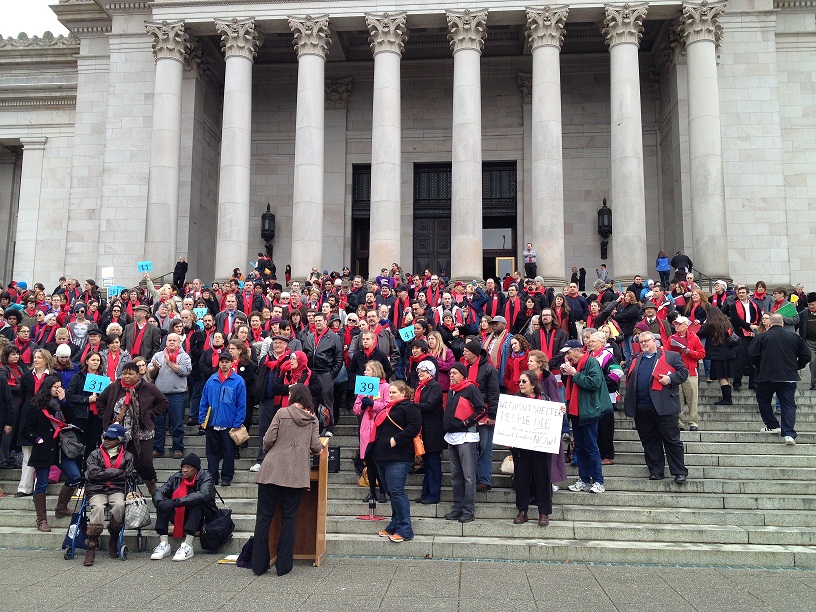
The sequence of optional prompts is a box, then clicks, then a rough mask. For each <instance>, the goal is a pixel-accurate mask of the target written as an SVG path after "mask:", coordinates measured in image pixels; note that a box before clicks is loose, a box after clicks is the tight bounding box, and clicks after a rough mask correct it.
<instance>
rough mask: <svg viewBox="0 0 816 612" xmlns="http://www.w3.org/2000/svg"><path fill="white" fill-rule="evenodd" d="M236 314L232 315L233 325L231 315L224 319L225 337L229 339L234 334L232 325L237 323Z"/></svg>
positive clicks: (228, 314)
mask: <svg viewBox="0 0 816 612" xmlns="http://www.w3.org/2000/svg"><path fill="white" fill-rule="evenodd" d="M235 318H236V314H235V313H233V314H232V319H233V321H232V323H230V313H227V316H225V317H224V335H225V336H227V337H229V335H230V334H231V333H232V325H233V324H234V323H235Z"/></svg>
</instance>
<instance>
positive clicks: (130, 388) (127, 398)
mask: <svg viewBox="0 0 816 612" xmlns="http://www.w3.org/2000/svg"><path fill="white" fill-rule="evenodd" d="M138 384H139V383H136V385H138ZM136 385H133V386H130V385H126V384H125V381H124V380H123V381H122V389H123V390H124V391H125V406H130V400H131V393H133V391H134V390H135V389H136Z"/></svg>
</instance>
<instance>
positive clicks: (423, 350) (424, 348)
mask: <svg viewBox="0 0 816 612" xmlns="http://www.w3.org/2000/svg"><path fill="white" fill-rule="evenodd" d="M410 346H411V356H410V357H409V358H408V371H407V375H408V380H407V381H406V382H407V383H408V386H409V387H411V388H412V389H414V388H416V386H417V385H418V384H419V375H418V372H417V366H419V364H420V363H421V362H423V361H426V360H427V361H430V362H432V363H433V366H434V372H435V371H436V368H437V363H436V359H435V358H434V357H432V356H431V355H429V354H428V343H427V342H426V341H425V340H417V339H414V340H412V341H411V345H410Z"/></svg>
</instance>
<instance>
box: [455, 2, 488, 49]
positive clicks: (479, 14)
mask: <svg viewBox="0 0 816 612" xmlns="http://www.w3.org/2000/svg"><path fill="white" fill-rule="evenodd" d="M445 16H446V17H447V20H448V40H450V47H451V52H453V53H456V52H457V51H461V50H462V49H473V50H475V51H478V52H479V53H481V52H482V48H483V47H484V40H485V37H486V36H487V29H486V28H487V10H481V9H478V10H475V11H471V10H470V9H465V10H464V11H447V12H446V13H445Z"/></svg>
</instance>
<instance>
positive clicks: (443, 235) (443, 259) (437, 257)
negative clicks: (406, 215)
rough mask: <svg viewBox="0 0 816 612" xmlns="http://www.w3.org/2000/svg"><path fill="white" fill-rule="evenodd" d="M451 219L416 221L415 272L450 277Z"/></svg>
mask: <svg viewBox="0 0 816 612" xmlns="http://www.w3.org/2000/svg"><path fill="white" fill-rule="evenodd" d="M450 257H451V222H450V217H445V218H433V217H430V218H424V219H414V269H413V270H414V272H415V273H416V274H422V273H423V272H424V271H425V269H426V268H427V269H428V270H430V271H431V272H432V273H433V274H444V275H445V276H449V275H450Z"/></svg>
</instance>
